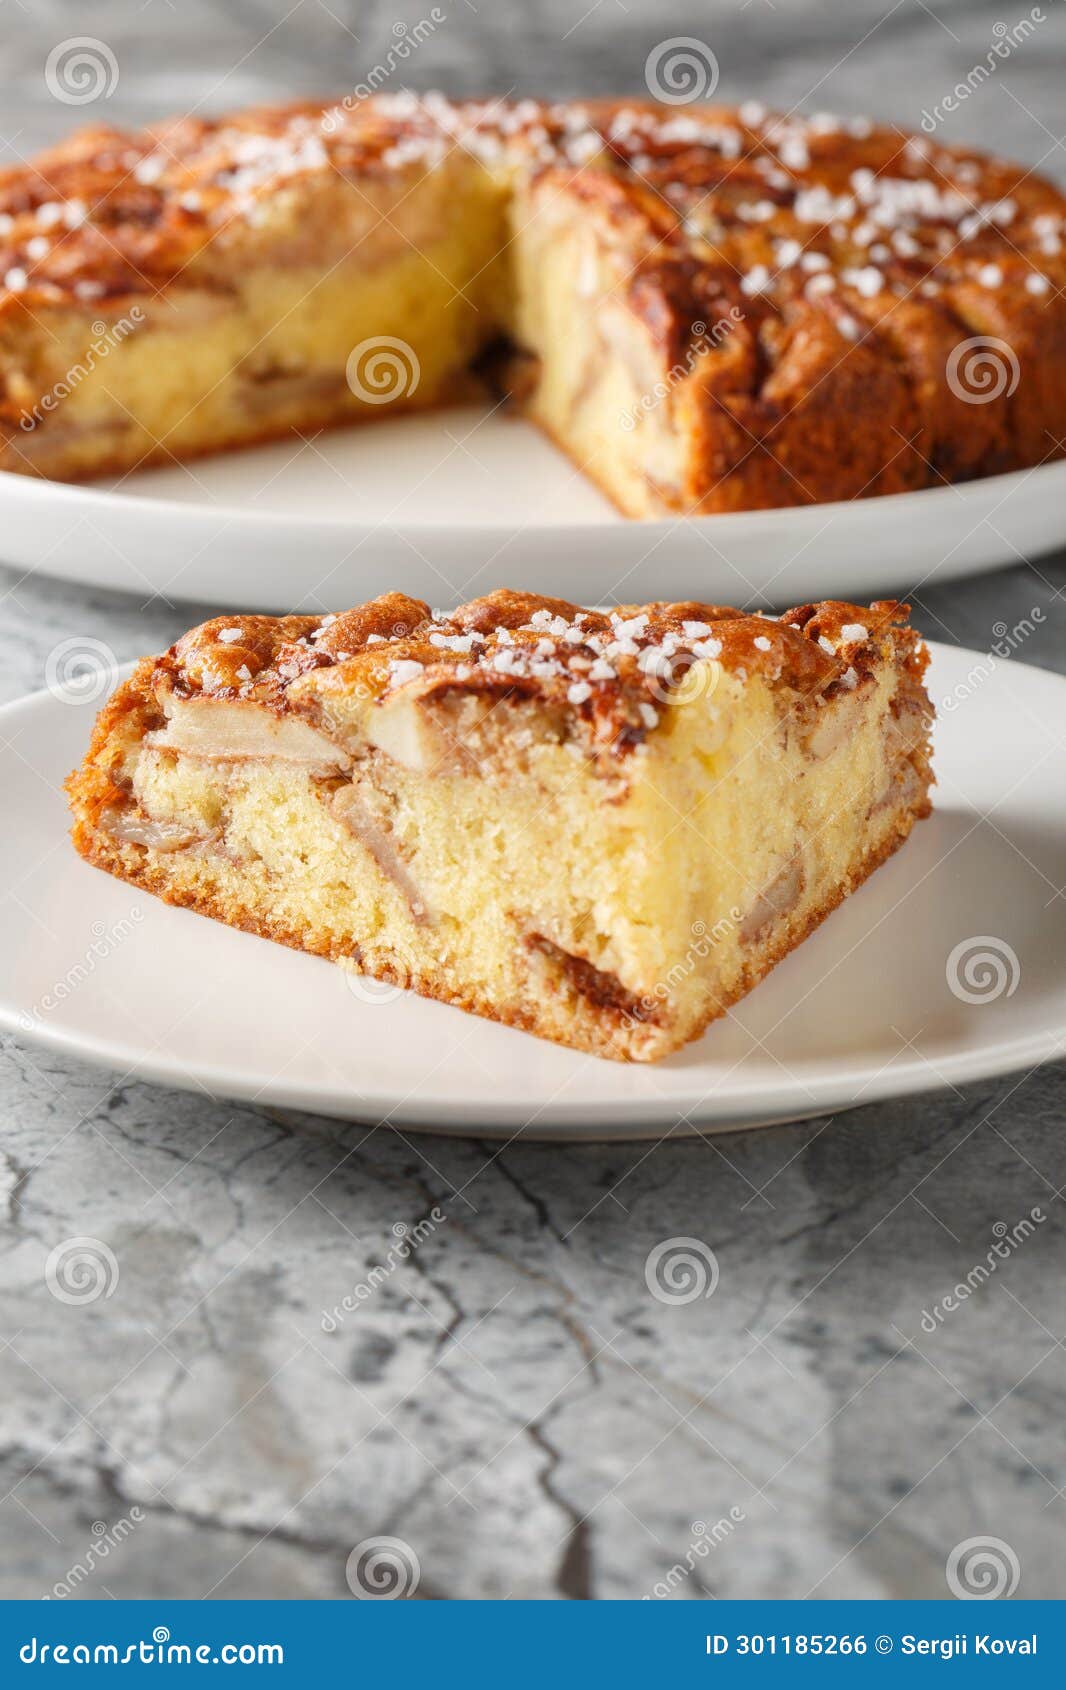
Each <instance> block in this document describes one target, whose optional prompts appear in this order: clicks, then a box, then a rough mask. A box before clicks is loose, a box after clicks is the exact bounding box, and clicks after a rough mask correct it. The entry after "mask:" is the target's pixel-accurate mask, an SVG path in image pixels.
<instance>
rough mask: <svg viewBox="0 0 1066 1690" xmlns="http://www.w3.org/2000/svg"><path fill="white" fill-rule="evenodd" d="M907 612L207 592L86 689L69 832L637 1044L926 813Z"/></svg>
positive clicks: (688, 1016)
mask: <svg viewBox="0 0 1066 1690" xmlns="http://www.w3.org/2000/svg"><path fill="white" fill-rule="evenodd" d="M906 617H907V607H906V606H905V605H899V604H896V603H894V602H880V603H876V604H873V605H870V606H868V607H862V608H860V607H858V606H855V605H850V604H840V603H835V602H834V603H824V604H819V605H804V606H802V607H801V608H799V609H796V610H791V611H789V612H787V613H786V614H785V615H784V616H783V617H781V618H780V620H773V619H770V618H767V617H761V616H748V615H743V614H741V613H740V612H738V611H735V610H730V609H727V608H725V607H722V606H719V605H705V604H650V605H645V606H624V607H621V608H619V609H617V610H614V611H612V612H610V613H609V614H603V613H600V612H596V611H588V610H582V609H580V608H579V607H578V606H577V605H573V604H569V603H566V602H565V601H562V600H557V599H547V598H542V597H539V596H536V595H532V594H527V593H515V592H507V591H500V592H495V593H491V594H489V595H488V596H487V597H485V598H481V599H476V600H474V601H473V602H472V603H470V604H466V605H463V606H462V607H461V608H460V609H458V610H455V611H453V612H451V613H449V614H433V613H431V612H430V610H429V607H428V606H427V605H425V604H422V603H420V602H418V601H416V600H413V599H410V598H407V597H405V596H403V595H402V594H400V593H389V594H386V595H385V596H384V597H382V598H379V599H375V600H373V601H372V602H371V603H369V604H365V605H361V606H359V607H358V608H356V609H354V610H349V611H347V612H345V613H344V614H342V615H337V616H326V617H318V616H284V617H279V618H273V617H265V616H234V617H224V616H223V617H216V618H214V619H213V620H212V621H210V622H206V623H205V624H204V625H203V626H202V627H200V628H196V629H194V630H193V631H192V632H191V633H188V634H186V635H185V637H184V638H183V639H181V640H179V641H178V643H177V645H175V646H173V647H172V648H171V650H170V651H168V652H167V653H166V654H165V655H164V656H162V657H157V658H145V659H144V660H143V661H142V662H141V663H140V664H139V665H138V666H137V668H136V670H135V672H134V673H133V675H132V676H131V677H130V679H129V680H128V681H126V683H125V684H124V685H123V686H122V687H120V689H119V690H118V691H117V692H116V693H115V695H114V696H113V697H112V698H111V700H110V701H109V702H108V704H107V705H106V706H105V708H104V709H103V711H102V712H101V714H100V717H99V720H98V722H97V725H96V730H95V733H94V735H93V739H92V743H91V746H90V749H89V753H88V756H87V758H86V761H85V763H84V765H83V767H82V768H81V769H80V770H78V771H77V772H76V773H75V774H74V775H72V776H71V779H70V782H69V791H70V796H71V800H72V804H73V809H74V813H75V817H76V821H75V826H74V842H75V844H76V846H77V848H78V850H79V851H80V852H81V853H82V855H83V856H85V857H86V858H88V860H89V861H90V862H92V863H95V864H97V865H98V866H99V867H101V868H104V869H107V870H108V871H109V872H111V873H112V874H116V875H120V876H122V877H123V878H124V879H126V880H129V881H132V882H133V883H134V884H136V885H139V886H143V887H145V888H147V889H148V890H150V891H152V892H156V893H158V894H159V895H160V896H161V897H163V898H165V899H167V900H168V901H169V902H171V903H176V904H185V905H188V906H189V907H190V908H192V909H196V910H199V911H201V912H203V913H205V914H207V915H212V916H215V917H217V918H218V919H219V920H221V921H225V922H228V923H230V924H231V925H232V926H235V927H242V928H245V929H247V930H249V931H251V932H254V933H259V934H262V935H265V936H266V937H268V938H272V939H278V940H281V941H282V942H284V943H285V944H288V945H293V946H296V947H298V948H300V949H303V950H307V951H312V952H315V953H318V954H320V955H322V956H326V957H330V958H332V959H333V960H334V961H337V962H340V963H342V964H343V965H345V966H347V967H349V968H352V969H354V970H355V971H357V972H359V973H365V974H372V975H376V976H378V977H379V978H382V979H386V980H391V981H396V982H399V983H401V984H402V985H404V986H409V987H411V988H413V989H414V990H416V991H419V992H422V993H425V994H426V995H428V996H432V997H437V998H441V999H443V1000H445V1001H446V1002H448V1003H452V1004H456V1005H458V1006H459V1007H461V1008H463V1009H468V1010H473V1011H474V1012H476V1013H478V1014H481V1015H487V1016H492V1017H494V1018H496V1019H497V1020H500V1021H503V1022H506V1023H508V1024H509V1025H511V1026H514V1027H520V1028H524V1029H526V1030H528V1031H529V1032H532V1033H537V1034H539V1035H541V1036H542V1037H544V1038H549V1039H555V1040H557V1041H558V1042H560V1043H562V1044H567V1045H572V1046H574V1047H575V1048H577V1049H579V1050H586V1051H591V1052H594V1053H595V1054H596V1055H599V1056H608V1057H614V1058H618V1059H622V1060H637V1061H653V1060H655V1059H656V1058H658V1057H661V1056H665V1055H667V1054H668V1053H669V1052H670V1051H674V1050H677V1049H678V1048H679V1046H681V1045H683V1044H684V1043H685V1042H686V1041H687V1040H689V1039H692V1038H694V1037H695V1036H696V1035H697V1034H698V1033H700V1032H701V1031H702V1030H703V1028H704V1027H706V1025H707V1023H708V1022H709V1021H711V1020H713V1019H714V1018H715V1017H716V1016H719V1015H721V1014H722V1013H723V1012H724V1011H725V1010H726V1009H727V1008H728V1007H729V1005H730V1004H731V1003H733V1002H735V1000H736V999H737V998H739V997H741V996H742V995H743V994H744V993H745V992H748V991H750V990H751V988H752V987H753V986H754V985H755V984H756V983H757V982H758V981H759V980H761V979H762V977H763V975H765V974H766V973H767V971H768V970H769V969H770V968H772V967H773V965H774V963H775V962H777V961H779V959H780V958H781V957H783V956H784V955H785V954H786V952H788V951H790V950H791V949H792V948H793V947H794V946H795V945H797V944H798V943H799V942H800V941H801V940H802V939H803V938H804V937H805V936H806V935H807V934H808V933H809V932H810V931H811V929H812V928H813V927H814V926H816V925H817V923H818V922H820V921H821V920H822V919H823V917H824V916H826V915H827V914H828V913H829V912H830V911H831V910H832V909H833V908H834V906H835V905H836V904H838V903H839V902H840V900H841V899H842V898H843V897H845V896H846V895H847V893H849V892H850V891H852V890H853V889H854V888H855V887H856V886H858V885H859V884H860V882H861V881H863V880H864V879H865V878H866V876H867V875H868V874H869V873H870V872H871V871H872V870H873V869H874V868H876V867H877V865H878V864H879V863H880V862H882V861H883V860H884V859H885V858H886V857H887V856H888V855H889V854H890V853H891V852H892V851H894V850H895V849H896V847H897V846H898V845H900V844H901V843H902V841H903V840H904V839H905V838H906V837H907V835H908V833H909V832H910V830H911V827H912V826H913V824H914V822H915V821H916V820H917V819H918V818H919V817H921V816H924V815H926V814H927V813H928V811H929V797H928V793H929V786H930V782H931V779H932V776H931V772H930V767H929V728H930V723H931V718H932V707H931V705H930V703H929V699H928V697H927V695H926V692H925V690H924V688H923V685H922V675H923V672H924V669H925V665H926V661H927V658H926V653H925V650H924V647H923V646H922V644H921V642H920V640H919V638H918V635H917V634H916V632H915V631H914V630H913V629H911V628H910V627H909V626H908V625H907V622H906Z"/></svg>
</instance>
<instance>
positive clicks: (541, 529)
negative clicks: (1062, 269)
mask: <svg viewBox="0 0 1066 1690" xmlns="http://www.w3.org/2000/svg"><path fill="white" fill-rule="evenodd" d="M387 420H392V421H393V422H402V421H403V420H404V419H403V418H402V417H398V418H393V419H387ZM364 426H366V425H365V424H358V423H357V424H354V425H353V429H358V428H361V427H364ZM335 432H337V433H340V432H342V431H341V430H337V431H335ZM274 444H276V442H272V441H263V442H260V443H258V444H257V445H251V446H249V447H242V448H240V449H239V450H240V451H242V452H243V451H250V452H254V451H256V450H258V449H259V446H263V447H269V446H271V445H274ZM227 455H228V456H231V457H232V456H235V455H236V454H235V453H231V454H227V453H226V452H224V451H223V452H220V453H212V454H211V457H212V459H218V458H225V457H227ZM192 461H194V462H195V461H196V460H192ZM150 467H151V468H157V469H175V468H177V469H180V468H182V467H183V465H182V463H181V462H179V463H177V464H175V465H155V466H150ZM1033 477H1039V478H1040V479H1041V480H1042V481H1048V482H1051V481H1054V480H1055V479H1056V478H1057V479H1059V480H1062V479H1064V478H1066V458H1055V459H1052V460H1051V461H1049V462H1045V463H1041V464H1033V465H1030V466H1029V467H1028V468H1024V469H1014V470H1003V471H1000V472H998V473H997V474H995V475H985V476H975V477H973V478H972V479H970V480H966V481H947V482H944V483H943V484H942V485H940V486H934V487H916V488H912V489H910V490H909V491H906V492H900V493H876V494H872V495H870V496H869V497H866V498H862V499H833V500H827V501H825V502H824V503H816V504H807V505H780V506H773V507H770V508H768V509H758V510H743V511H715V512H710V513H706V514H703V515H696V516H689V515H687V514H685V513H684V512H680V513H678V514H677V515H674V516H669V517H648V518H645V517H624V516H622V514H621V513H620V512H618V511H615V510H613V509H609V510H606V511H605V512H604V516H603V519H602V521H596V520H594V519H590V520H588V521H586V522H565V523H554V524H549V523H545V524H543V525H541V524H537V526H536V534H537V535H538V537H540V536H544V537H545V538H546V539H548V538H555V539H560V540H561V539H564V538H571V539H573V538H577V537H580V536H583V535H584V536H587V535H588V534H590V533H596V532H599V531H600V530H601V529H608V530H611V529H616V528H623V529H625V528H634V529H638V530H639V531H640V532H641V533H642V534H645V535H647V536H648V537H649V539H654V538H655V537H656V536H663V537H665V535H667V534H669V533H671V532H672V531H673V530H674V529H675V528H676V527H677V526H678V524H679V523H684V524H687V525H691V526H692V527H694V528H695V529H696V530H697V532H704V531H707V532H713V531H715V530H717V531H718V532H721V531H722V530H723V529H724V528H725V527H727V526H732V527H733V528H734V529H739V528H741V527H742V526H743V527H747V528H749V529H754V528H761V527H764V526H765V525H769V527H770V528H771V529H787V528H788V526H789V524H790V523H794V522H796V521H797V520H798V519H801V518H803V517H804V516H807V517H809V518H810V520H812V521H813V520H815V513H818V516H819V517H821V518H822V519H823V520H825V521H831V520H833V519H834V518H839V517H840V516H842V514H843V513H845V512H847V513H848V514H849V516H851V517H852V518H854V517H855V513H856V512H857V511H864V510H868V511H870V512H871V513H880V514H882V515H884V514H885V513H886V512H888V513H891V512H899V511H900V510H901V509H905V510H907V511H909V512H913V513H914V515H915V516H916V517H918V516H920V514H921V512H922V511H923V510H928V508H929V506H930V504H932V503H935V504H937V505H945V506H946V505H947V504H948V503H949V497H950V496H952V495H954V496H956V497H962V498H966V496H967V494H974V495H975V490H977V489H980V490H981V491H982V492H983V493H985V495H986V496H987V497H988V498H990V499H995V497H996V494H997V493H999V494H1000V495H1001V496H1002V497H1008V496H1009V495H1010V494H1011V493H1012V492H1013V491H1015V489H1016V488H1018V487H1020V486H1022V485H1023V484H1024V483H1025V482H1026V481H1029V480H1031V479H1032V478H1033ZM12 483H17V484H18V486H17V487H12V485H11V484H12ZM7 497H10V498H12V499H14V500H19V499H23V500H24V501H25V502H26V503H28V504H33V503H37V504H40V503H42V502H46V501H49V500H51V499H58V501H59V502H60V503H66V504H68V505H71V506H73V505H76V504H77V503H79V502H80V501H85V502H87V503H88V504H89V505H90V507H91V508H92V509H95V510H102V509H103V508H104V507H105V506H107V505H109V504H116V505H118V506H119V507H120V508H122V509H123V510H124V511H126V512H127V513H128V514H129V515H130V517H137V516H143V517H149V516H155V517H158V518H159V520H160V521H165V520H169V521H183V522H188V523H207V522H216V521H217V522H223V523H226V524H230V523H233V522H235V521H239V522H241V523H242V524H244V525H246V526H247V527H248V528H249V529H252V530H262V531H270V530H276V529H277V528H279V527H283V526H285V525H287V524H298V525H299V527H300V529H301V530H302V531H306V530H308V529H310V530H311V531H313V532H314V533H315V534H317V535H322V534H326V533H330V532H332V533H338V534H339V533H343V534H344V535H345V536H346V537H348V538H349V539H350V540H352V541H353V542H354V541H355V540H357V539H358V538H359V537H360V535H368V534H372V533H376V532H383V531H384V532H388V531H392V532H398V533H403V532H404V531H409V532H411V533H417V534H418V535H419V536H420V537H422V538H423V539H432V538H433V537H434V536H435V535H448V536H452V537H454V536H455V535H457V534H464V533H469V532H474V533H476V534H477V536H478V538H479V540H485V541H486V542H489V541H491V540H493V539H500V540H503V539H504V538H506V537H507V536H510V535H512V534H514V533H515V528H514V525H512V524H509V523H486V524H484V525H477V524H474V525H472V524H469V523H452V522H441V521H420V520H419V519H418V518H412V519H405V520H404V521H403V522H402V523H377V522H373V521H360V522H354V523H353V522H349V521H348V520H347V519H345V518H343V517H338V516H318V515H316V514H315V513H314V512H304V511H301V512H285V511H272V510H254V509H249V508H248V507H247V506H245V505H234V504H228V503H222V502H219V503H218V504H211V503H207V502H197V501H189V502H186V501H185V500H183V499H174V498H167V497H163V498H153V497H152V496H151V495H150V494H146V493H137V492H132V493H127V492H125V491H124V490H123V488H122V487H118V488H114V487H107V486H101V485H100V484H99V483H98V482H94V481H55V480H52V479H50V478H49V477H47V476H33V475H19V474H17V473H16V472H15V471H14V470H0V501H2V499H3V498H7ZM918 501H922V503H919V502H918ZM857 520H859V521H862V520H869V521H873V520H874V515H873V514H871V516H870V517H869V518H868V519H865V518H862V517H859V518H858V519H857ZM41 572H42V573H45V571H44V570H42V571H41Z"/></svg>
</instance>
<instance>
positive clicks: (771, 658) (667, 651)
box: [146, 589, 927, 751]
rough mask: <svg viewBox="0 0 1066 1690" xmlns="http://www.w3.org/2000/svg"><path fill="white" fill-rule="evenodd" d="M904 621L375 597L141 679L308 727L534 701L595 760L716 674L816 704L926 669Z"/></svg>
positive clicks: (254, 632) (248, 619)
mask: <svg viewBox="0 0 1066 1690" xmlns="http://www.w3.org/2000/svg"><path fill="white" fill-rule="evenodd" d="M907 613H908V606H906V605H902V604H898V603H897V602H896V601H894V600H882V601H878V602H876V603H874V604H872V605H868V606H859V605H853V604H845V603H841V602H839V601H836V600H830V601H826V602H824V603H822V604H817V605H803V606H800V607H799V608H797V609H795V610H790V611H787V612H786V613H785V614H784V616H782V617H781V618H780V619H776V618H771V617H763V616H752V615H745V614H744V613H742V612H741V611H738V610H733V609H730V608H729V607H728V606H725V605H712V604H698V603H685V604H666V603H656V604H648V605H624V606H621V607H619V608H618V609H616V610H613V611H611V612H609V613H601V612H598V611H589V610H582V609H581V608H580V606H578V605H575V604H570V603H569V602H567V601H566V600H565V599H553V598H544V597H542V596H540V595H538V594H535V593H517V592H511V591H509V590H506V589H501V590H499V591H497V592H494V593H489V594H488V595H487V596H486V597H484V598H480V599H473V600H472V601H471V602H470V603H469V604H464V605H462V606H460V607H459V609H458V610H455V611H452V612H450V613H448V614H444V613H437V614H434V613H433V612H432V611H431V610H430V608H429V606H428V605H426V604H423V603H422V602H421V601H420V600H418V599H411V598H407V597H406V596H405V595H404V594H402V593H386V594H384V595H383V596H382V597H381V598H377V599H373V600H371V601H370V602H369V603H368V604H364V605H359V606H357V607H356V608H355V609H354V610H348V611H345V612H343V613H342V614H340V615H336V616H325V617H318V616H282V617H270V616H217V617H214V618H212V620H211V621H209V622H205V623H203V624H202V626H200V627H199V628H194V629H192V630H191V632H189V633H188V634H186V635H184V637H183V638H182V639H180V640H179V641H178V643H177V644H176V645H175V646H173V647H172V648H171V649H170V651H168V652H167V653H165V654H164V655H163V656H162V657H160V658H157V659H156V661H155V665H154V669H153V670H152V671H151V672H150V673H149V674H148V675H147V676H146V680H147V683H148V686H149V688H150V690H152V691H154V692H155V693H156V695H157V696H160V695H165V694H167V693H171V694H176V695H178V696H179V697H184V698H189V697H196V696H200V697H212V698H226V699H230V698H246V699H253V700H255V701H256V702H257V703H259V704H262V705H265V706H267V707H268V708H269V709H271V710H274V711H275V712H277V713H278V714H285V713H286V712H289V711H294V712H297V713H299V714H301V715H309V716H311V717H316V716H319V715H320V714H321V713H322V711H323V710H328V707H329V703H330V701H331V700H332V701H335V702H336V701H339V700H342V699H343V698H344V697H346V696H349V697H351V696H357V697H359V698H362V699H366V700H369V701H370V702H371V704H372V703H373V702H375V701H378V700H382V699H384V698H386V697H391V696H392V695H393V694H395V693H396V692H398V691H399V690H401V689H410V690H411V693H412V695H413V696H419V697H421V696H425V695H426V694H429V693H432V694H437V695H439V694H440V693H442V692H453V693H454V692H459V693H468V694H476V695H480V696H481V697H482V698H484V699H486V700H487V701H489V702H492V701H493V700H494V699H496V698H503V697H505V696H508V695H509V696H511V697H514V696H519V697H529V698H535V699H537V700H539V701H541V702H543V703H545V704H546V705H548V706H550V707H552V708H553V709H554V710H556V711H561V712H563V713H565V714H569V715H570V716H572V717H576V718H577V719H579V721H580V722H581V724H582V727H583V729H584V731H585V732H586V733H587V734H588V735H589V737H591V738H592V739H593V740H594V741H596V742H597V743H598V744H600V745H601V746H610V747H612V748H613V749H615V750H616V751H622V750H625V749H627V748H630V747H632V746H634V745H637V744H639V743H641V741H642V740H643V739H644V738H645V737H646V736H647V734H648V733H649V732H650V731H651V730H653V729H654V728H655V727H656V726H657V725H658V722H659V721H660V719H661V712H662V707H663V706H664V705H667V704H670V703H671V702H673V701H674V700H675V699H676V698H677V696H678V693H679V689H680V690H681V693H682V696H684V689H689V688H693V687H697V686H698V687H699V688H700V690H707V689H706V684H705V683H706V677H707V675H708V673H710V674H713V673H715V670H716V668H719V667H720V668H721V669H722V670H725V671H727V672H728V673H730V674H732V675H735V676H736V677H737V678H739V679H741V680H743V679H745V678H746V677H747V676H749V675H755V674H758V675H761V676H763V677H764V678H765V679H767V680H768V681H770V682H771V684H774V685H780V686H782V687H789V688H793V689H795V690H797V691H800V692H802V693H805V694H819V693H821V694H824V693H826V692H827V691H830V690H832V689H837V688H844V689H851V688H854V687H855V686H857V685H859V684H860V682H861V681H862V679H863V678H864V677H865V676H866V675H868V674H869V673H870V672H871V671H872V670H873V668H874V667H875V666H877V665H878V664H879V663H882V662H893V663H897V664H900V665H902V666H905V667H906V668H908V669H909V670H910V672H911V673H912V674H914V675H915V676H920V675H921V673H922V672H923V670H924V667H925V663H926V661H927V659H926V654H925V650H924V647H922V646H921V644H920V641H919V639H918V635H917V634H916V632H915V631H914V630H913V629H912V628H910V627H909V626H906V625H905V624H906V618H907Z"/></svg>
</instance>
